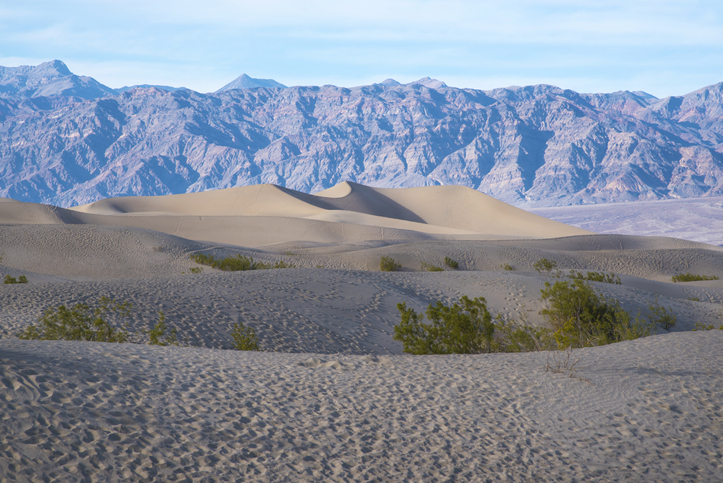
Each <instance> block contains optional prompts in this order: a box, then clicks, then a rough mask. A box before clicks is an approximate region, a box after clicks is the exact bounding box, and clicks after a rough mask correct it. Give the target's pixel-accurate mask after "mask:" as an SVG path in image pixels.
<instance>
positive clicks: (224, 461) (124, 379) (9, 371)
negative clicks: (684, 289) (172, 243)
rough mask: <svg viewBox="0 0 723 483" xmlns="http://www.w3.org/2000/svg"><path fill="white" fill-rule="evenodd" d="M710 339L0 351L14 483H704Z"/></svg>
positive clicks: (1, 455) (711, 411)
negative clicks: (441, 347) (510, 348)
mask: <svg viewBox="0 0 723 483" xmlns="http://www.w3.org/2000/svg"><path fill="white" fill-rule="evenodd" d="M721 349H723V333H719V332H718V331H714V332H710V333H684V334H669V335H663V336H654V337H651V338H648V339H645V340H639V341H634V342H629V343H622V344H616V345H614V346H607V347H602V348H594V349H586V350H582V351H580V352H579V357H580V358H581V363H580V364H581V369H580V370H579V372H578V374H577V375H578V376H579V377H581V378H584V379H586V380H587V381H583V380H580V379H571V378H568V377H565V376H563V375H560V374H551V373H544V372H543V371H542V370H541V367H542V366H543V365H544V361H545V357H544V354H500V355H490V356H485V355H483V356H429V357H414V356H377V355H367V356H343V355H324V354H319V355H314V354H278V353H277V354H271V353H239V352H234V351H219V350H207V349H193V348H157V347H147V346H137V345H130V344H94V343H75V342H37V341H19V340H2V341H0V415H2V416H0V475H1V476H2V477H3V478H4V479H5V478H6V479H8V480H17V481H33V480H38V481H41V480H43V479H45V480H46V481H50V480H52V481H111V482H112V481H159V480H162V481H241V480H251V479H253V480H254V481H319V480H324V481H466V480H476V481H553V480H554V481H613V480H621V481H671V482H673V481H676V482H677V481H701V482H702V481H715V480H716V479H718V478H719V477H720V475H721V474H723V473H722V472H723V454H722V451H723V444H722V439H721V438H723V426H722V425H723V407H722V405H721V401H722V400H723V377H721V373H720V368H721V367H723V350H721Z"/></svg>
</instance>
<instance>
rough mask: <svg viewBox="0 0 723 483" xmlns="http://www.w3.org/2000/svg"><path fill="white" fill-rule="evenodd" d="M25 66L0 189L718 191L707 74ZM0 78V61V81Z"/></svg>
mask: <svg viewBox="0 0 723 483" xmlns="http://www.w3.org/2000/svg"><path fill="white" fill-rule="evenodd" d="M46 64H51V63H46ZM61 64H62V63H61ZM41 66H45V67H43V68H50V70H51V72H50V74H51V75H45V76H43V75H40V74H38V71H37V70H36V71H35V74H36V75H35V77H33V78H32V79H30V77H32V76H31V75H30V74H28V73H24V74H22V75H25V76H26V78H25V80H24V82H25V84H24V85H25V86H26V87H27V86H28V79H30V81H31V82H29V84H30V86H29V87H27V89H26V88H25V87H22V86H20V87H18V86H15V87H14V89H15V92H14V93H10V94H8V92H9V91H7V90H6V91H4V92H5V94H3V95H0V173H1V174H2V176H0V196H5V197H11V198H14V199H18V200H22V201H33V202H44V203H50V204H55V205H59V206H73V205H79V204H85V203H89V202H92V201H95V200H98V199H102V198H107V197H113V196H128V195H159V194H177V193H186V192H196V191H204V190H209V189H217V188H227V187H233V186H245V185H251V184H262V183H271V184H277V185H280V186H284V187H287V188H290V189H294V190H299V191H305V192H316V191H322V190H324V189H327V188H330V187H332V186H334V185H336V184H338V183H340V182H342V181H347V180H348V181H352V182H357V183H361V184H365V185H370V186H376V187H382V188H383V187H414V186H429V185H440V184H444V185H447V184H459V185H463V186H468V187H471V188H474V189H476V190H478V191H481V192H483V193H486V194H488V195H491V196H494V197H495V198H498V199H500V200H502V201H505V202H508V203H512V204H515V205H517V206H566V205H575V204H587V203H595V202H622V201H635V200H654V199H672V198H686V197H699V196H716V195H720V194H723V122H722V121H723V83H718V84H714V85H711V86H707V87H704V88H701V89H698V90H696V91H693V92H691V93H689V94H686V95H683V96H671V97H667V98H663V99H657V98H655V97H654V96H651V95H649V94H645V93H642V92H629V91H620V92H616V93H610V94H583V93H577V92H575V91H572V90H569V89H562V88H559V87H555V86H550V85H536V86H524V87H509V88H499V89H493V90H489V91H481V90H475V89H460V88H454V87H449V86H447V85H446V84H444V83H441V82H440V81H436V80H433V79H420V80H419V81H416V82H412V83H408V84H400V83H398V82H396V81H393V80H391V79H388V80H387V81H384V82H383V83H381V84H373V85H368V86H359V87H353V88H345V87H335V86H321V87H318V86H295V87H288V88H284V89H280V88H268V87H257V88H253V89H230V90H225V91H221V92H218V93H213V94H201V93H198V92H195V91H191V90H188V89H178V90H174V91H168V90H164V89H162V88H157V87H154V86H149V87H138V88H135V89H132V90H129V91H126V92H121V93H116V92H111V93H105V94H103V95H102V96H100V97H97V98H93V99H86V98H84V97H82V96H78V95H73V94H72V90H71V91H68V90H67V89H66V90H63V89H50V90H49V91H48V92H59V93H60V94H54V95H39V94H38V90H37V85H39V84H38V83H39V82H40V81H39V80H38V79H40V80H42V79H44V78H46V79H51V80H52V79H56V80H57V79H58V78H61V80H63V82H66V81H67V79H68V78H69V76H73V77H72V78H73V79H75V78H77V79H82V78H81V77H79V76H74V75H73V74H72V73H71V74H65V75H63V72H62V66H60V65H59V64H54V65H51V66H47V65H45V64H41ZM63 66H64V64H63ZM37 67H40V66H36V69H37ZM53 69H54V70H53ZM66 69H67V67H66ZM30 70H32V69H30ZM68 72H69V71H68ZM19 76H20V74H17V72H16V77H18V78H19ZM7 78H8V75H7V68H4V70H2V69H0V79H2V82H3V83H4V84H2V83H0V84H2V85H5V86H7V85H9V83H8V82H7ZM86 79H90V78H86ZM21 80H22V79H21ZM423 81H424V82H423ZM47 83H48V82H46V84H47ZM425 83H426V84H428V85H425ZM87 85H90V84H87ZM429 85H432V86H433V87H429ZM34 86H35V87H34ZM434 86H436V87H434ZM21 87H22V88H21ZM23 89H26V90H23ZM32 89H35V90H32ZM40 92H45V91H40ZM69 92H70V93H69Z"/></svg>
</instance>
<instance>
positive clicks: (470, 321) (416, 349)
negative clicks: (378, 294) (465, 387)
mask: <svg viewBox="0 0 723 483" xmlns="http://www.w3.org/2000/svg"><path fill="white" fill-rule="evenodd" d="M397 309H398V310H399V312H400V314H401V318H402V320H401V322H400V323H399V324H397V325H395V326H394V340H397V341H400V342H402V344H403V345H404V349H403V350H404V352H408V353H410V354H479V353H483V352H491V350H492V339H493V335H494V330H495V325H494V324H493V323H492V316H491V315H490V313H489V311H488V310H487V302H486V300H485V299H484V298H483V297H477V298H475V299H473V300H470V299H469V298H468V297H467V296H466V295H465V296H463V297H462V298H461V299H460V300H459V303H455V304H454V305H452V306H451V307H447V306H445V305H443V304H442V302H439V301H438V302H437V304H436V305H431V304H430V305H429V307H428V308H427V312H426V314H427V318H428V319H429V321H430V323H429V324H425V323H424V322H422V321H423V320H424V315H423V314H418V313H416V312H415V311H414V309H408V308H407V306H406V303H401V304H397Z"/></svg>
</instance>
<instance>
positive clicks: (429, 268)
mask: <svg viewBox="0 0 723 483" xmlns="http://www.w3.org/2000/svg"><path fill="white" fill-rule="evenodd" d="M422 270H426V271H428V272H444V269H443V268H442V267H435V266H434V265H431V264H429V263H427V262H422Z"/></svg>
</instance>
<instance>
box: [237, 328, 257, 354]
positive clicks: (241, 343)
mask: <svg viewBox="0 0 723 483" xmlns="http://www.w3.org/2000/svg"><path fill="white" fill-rule="evenodd" d="M231 337H233V348H234V349H236V350H237V351H257V350H259V339H258V337H256V331H255V330H254V329H253V328H251V327H246V326H245V325H244V324H243V323H241V322H238V323H236V324H233V330H232V331H231Z"/></svg>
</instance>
